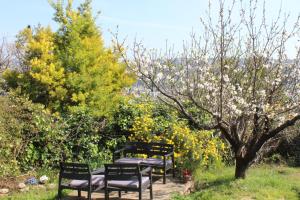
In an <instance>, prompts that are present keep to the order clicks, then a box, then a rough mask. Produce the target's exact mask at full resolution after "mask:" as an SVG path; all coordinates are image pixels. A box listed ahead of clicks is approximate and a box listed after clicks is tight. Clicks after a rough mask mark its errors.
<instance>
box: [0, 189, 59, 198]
mask: <svg viewBox="0 0 300 200" xmlns="http://www.w3.org/2000/svg"><path fill="white" fill-rule="evenodd" d="M56 195H57V189H56V188H55V189H40V188H34V189H32V188H30V190H29V191H28V192H15V193H12V194H10V195H9V196H4V197H0V199H1V200H2V199H3V200H55V197H56Z"/></svg>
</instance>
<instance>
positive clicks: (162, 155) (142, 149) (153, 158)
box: [113, 142, 175, 184]
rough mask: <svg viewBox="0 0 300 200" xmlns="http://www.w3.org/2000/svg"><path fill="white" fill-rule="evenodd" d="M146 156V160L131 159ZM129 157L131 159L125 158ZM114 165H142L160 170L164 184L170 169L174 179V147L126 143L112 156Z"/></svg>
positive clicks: (162, 144)
mask: <svg viewBox="0 0 300 200" xmlns="http://www.w3.org/2000/svg"><path fill="white" fill-rule="evenodd" d="M141 154H142V155H146V156H147V158H139V157H133V156H136V155H141ZM127 155H131V157H127ZM113 161H114V162H115V163H129V164H130V163H131V164H143V165H148V166H151V167H153V168H157V169H162V171H163V183H164V184H165V183H166V173H167V171H168V170H170V169H172V172H173V177H175V171H174V168H175V163H174V147H173V145H171V144H164V143H146V142H128V143H126V144H125V146H124V147H123V148H121V149H119V150H117V151H115V152H114V154H113Z"/></svg>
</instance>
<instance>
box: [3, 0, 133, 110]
mask: <svg viewBox="0 0 300 200" xmlns="http://www.w3.org/2000/svg"><path fill="white" fill-rule="evenodd" d="M50 4H51V6H52V7H53V8H54V10H55V15H54V20H55V21H56V22H57V23H58V25H59V29H58V30H57V31H56V32H53V31H52V30H51V28H50V27H42V26H37V27H35V28H31V27H27V28H25V29H24V30H22V31H21V32H20V34H19V35H18V40H17V42H16V48H17V49H18V50H19V51H20V52H22V62H21V63H22V64H21V65H22V70H20V69H19V70H18V69H17V70H6V71H5V72H4V74H3V77H4V78H5V79H6V82H7V84H8V86H9V87H10V88H16V89H18V91H19V92H20V93H21V94H24V95H28V96H29V98H30V99H31V100H32V101H33V102H38V103H42V104H44V105H46V107H47V108H49V109H51V110H53V111H54V112H55V111H58V112H66V111H76V110H81V109H83V110H86V111H88V112H91V113H92V114H93V115H95V116H107V115H108V113H109V112H110V110H111V108H112V107H114V106H115V105H116V104H117V103H118V101H119V99H120V97H121V94H122V91H123V89H124V88H125V87H128V86H130V85H131V84H132V83H133V82H134V77H133V76H132V75H131V74H129V73H128V72H127V71H126V66H125V65H124V64H122V63H121V62H120V61H119V55H118V54H116V53H115V52H114V51H113V49H112V48H106V47H105V46H104V42H103V39H102V35H101V32H100V30H99V27H97V25H96V23H95V21H96V17H94V16H93V14H92V9H91V1H89V0H87V1H85V2H84V3H83V4H81V5H80V6H79V7H78V8H77V9H73V7H72V1H68V3H67V5H64V3H63V1H61V0H58V1H55V2H54V1H50Z"/></svg>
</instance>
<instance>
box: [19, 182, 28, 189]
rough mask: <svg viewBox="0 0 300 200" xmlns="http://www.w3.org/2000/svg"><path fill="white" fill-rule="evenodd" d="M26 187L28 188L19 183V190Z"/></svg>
mask: <svg viewBox="0 0 300 200" xmlns="http://www.w3.org/2000/svg"><path fill="white" fill-rule="evenodd" d="M25 187H26V185H25V183H19V184H18V189H23V188H25Z"/></svg>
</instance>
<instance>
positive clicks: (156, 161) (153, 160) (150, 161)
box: [142, 158, 172, 167]
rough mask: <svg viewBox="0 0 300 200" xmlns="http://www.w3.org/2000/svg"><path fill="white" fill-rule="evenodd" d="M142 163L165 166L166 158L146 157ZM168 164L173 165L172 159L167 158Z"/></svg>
mask: <svg viewBox="0 0 300 200" xmlns="http://www.w3.org/2000/svg"><path fill="white" fill-rule="evenodd" d="M142 164H146V165H153V166H159V167H163V166H164V160H163V159H159V158H146V159H144V160H143V162H142ZM166 165H167V166H172V160H166Z"/></svg>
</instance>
